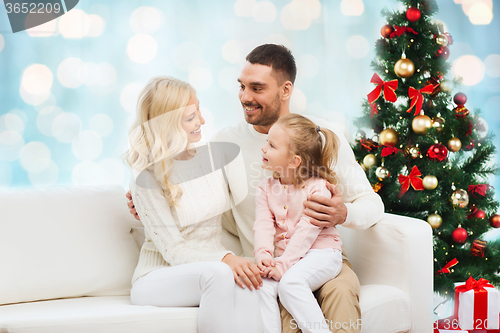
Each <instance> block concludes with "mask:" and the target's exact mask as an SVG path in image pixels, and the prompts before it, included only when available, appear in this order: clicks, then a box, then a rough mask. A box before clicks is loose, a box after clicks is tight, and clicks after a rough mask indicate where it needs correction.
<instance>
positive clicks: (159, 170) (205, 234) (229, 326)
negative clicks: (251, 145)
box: [127, 77, 261, 333]
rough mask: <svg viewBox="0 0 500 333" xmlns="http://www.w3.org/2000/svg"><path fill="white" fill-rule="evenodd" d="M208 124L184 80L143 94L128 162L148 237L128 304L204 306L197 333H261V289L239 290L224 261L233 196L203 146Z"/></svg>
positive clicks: (156, 81) (153, 85)
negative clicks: (224, 220) (225, 217)
mask: <svg viewBox="0 0 500 333" xmlns="http://www.w3.org/2000/svg"><path fill="white" fill-rule="evenodd" d="M204 123H205V120H204V119H203V117H202V116H201V113H200V109H199V102H198V99H197V98H196V93H195V91H194V89H193V88H192V87H191V86H190V85H189V84H187V83H185V82H183V81H180V80H177V79H174V78H171V77H155V78H152V79H151V80H150V81H149V82H148V84H147V85H146V87H145V88H144V89H143V91H142V92H141V94H140V97H139V101H138V104H137V118H136V121H135V123H134V125H133V126H132V129H131V131H130V133H129V142H130V149H129V150H128V151H127V163H128V164H129V166H130V167H131V168H132V173H133V180H132V182H131V192H132V196H133V200H134V203H135V206H136V209H137V212H138V214H139V216H140V218H141V221H142V223H143V225H144V229H145V236H146V237H145V241H144V245H143V246H142V248H141V253H140V257H139V262H138V264H137V267H136V269H135V272H134V275H133V277H132V289H131V291H130V298H131V302H132V304H137V305H155V306H199V315H198V317H199V319H198V331H199V332H252V333H253V332H260V331H261V320H260V316H259V315H258V312H259V311H258V300H259V297H258V294H257V292H256V291H254V292H252V291H251V290H248V289H242V288H240V287H239V286H238V285H237V284H236V283H235V281H234V275H233V272H232V270H231V268H230V267H229V266H228V265H226V264H225V263H223V262H222V260H223V259H224V257H225V256H228V255H229V256H230V255H233V253H232V252H231V251H228V250H226V249H225V248H224V247H223V245H222V243H221V237H222V234H221V233H222V227H221V214H222V213H223V212H224V211H225V210H228V209H229V208H230V199H229V194H228V190H227V185H226V183H225V182H224V177H223V174H222V171H221V170H220V169H219V170H216V171H213V170H214V168H213V165H214V158H213V156H214V155H216V156H223V154H212V150H211V148H210V146H209V145H202V144H200V142H199V141H200V139H201V125H203V124H204ZM220 158H222V157H220ZM215 162H216V163H223V162H221V161H219V160H217V161H215ZM218 165H223V164H218Z"/></svg>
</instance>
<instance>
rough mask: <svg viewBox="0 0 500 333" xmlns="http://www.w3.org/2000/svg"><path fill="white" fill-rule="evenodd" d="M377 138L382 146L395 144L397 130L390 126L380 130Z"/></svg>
mask: <svg viewBox="0 0 500 333" xmlns="http://www.w3.org/2000/svg"><path fill="white" fill-rule="evenodd" d="M378 138H379V142H380V144H381V145H383V146H395V145H397V144H398V141H399V136H398V132H396V130H394V129H392V128H386V129H385V130H383V131H382V132H380V134H379V136H378Z"/></svg>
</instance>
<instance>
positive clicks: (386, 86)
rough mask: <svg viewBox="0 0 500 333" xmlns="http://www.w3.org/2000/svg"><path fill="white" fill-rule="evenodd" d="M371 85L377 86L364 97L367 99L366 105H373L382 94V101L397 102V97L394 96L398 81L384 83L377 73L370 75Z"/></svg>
mask: <svg viewBox="0 0 500 333" xmlns="http://www.w3.org/2000/svg"><path fill="white" fill-rule="evenodd" d="M370 82H371V83H375V84H376V85H377V86H376V87H375V89H373V90H372V91H371V92H370V93H369V94H368V95H367V96H366V97H367V99H368V103H370V104H373V102H375V101H376V100H377V99H378V98H379V97H380V95H382V93H384V99H385V100H386V101H389V102H393V103H394V102H396V101H397V100H398V96H396V93H395V91H396V89H397V88H398V80H396V79H394V80H391V81H387V82H385V81H384V80H382V79H381V78H380V76H379V75H378V74H377V73H374V74H373V75H372V78H371V79H370Z"/></svg>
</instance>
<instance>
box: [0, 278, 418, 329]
mask: <svg viewBox="0 0 500 333" xmlns="http://www.w3.org/2000/svg"><path fill="white" fill-rule="evenodd" d="M360 305H361V308H362V318H363V329H362V330H361V332H370V333H378V332H400V331H404V330H406V329H407V328H406V327H404V325H405V324H406V323H408V322H410V311H409V307H410V306H409V299H408V296H406V294H405V293H403V292H402V291H401V290H400V289H398V288H395V287H391V286H383V285H366V286H361V292H360ZM381 309H383V311H381ZM197 318H198V308H197V307H186V308H181V307H176V308H162V307H156V306H143V305H131V304H130V297H129V296H101V297H79V298H66V299H56V300H48V301H40V302H28V303H19V304H10V305H4V306H2V307H1V308H0V322H1V323H2V331H1V332H2V333H3V332H5V333H6V332H9V333H35V332H36V333H67V332H71V333H88V332H92V333H115V332H116V333H128V332H130V333H136V332H148V333H149V332H154V333H156V332H158V333H160V332H162V333H170V332H172V333H174V332H183V333H191V332H192V333H197ZM382 323H389V324H388V325H390V326H391V327H390V328H389V327H387V325H385V326H384V325H382ZM402 327H403V328H405V329H396V328H402Z"/></svg>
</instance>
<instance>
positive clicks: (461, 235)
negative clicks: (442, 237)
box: [451, 228, 467, 244]
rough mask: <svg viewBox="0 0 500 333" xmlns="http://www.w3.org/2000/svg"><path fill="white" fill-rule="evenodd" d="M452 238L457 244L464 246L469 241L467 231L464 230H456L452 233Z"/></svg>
mask: <svg viewBox="0 0 500 333" xmlns="http://www.w3.org/2000/svg"><path fill="white" fill-rule="evenodd" d="M451 238H453V240H454V241H455V242H457V243H460V244H463V243H465V240H466V239H467V231H466V230H465V229H464V228H456V229H455V230H453V232H452V233H451Z"/></svg>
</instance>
